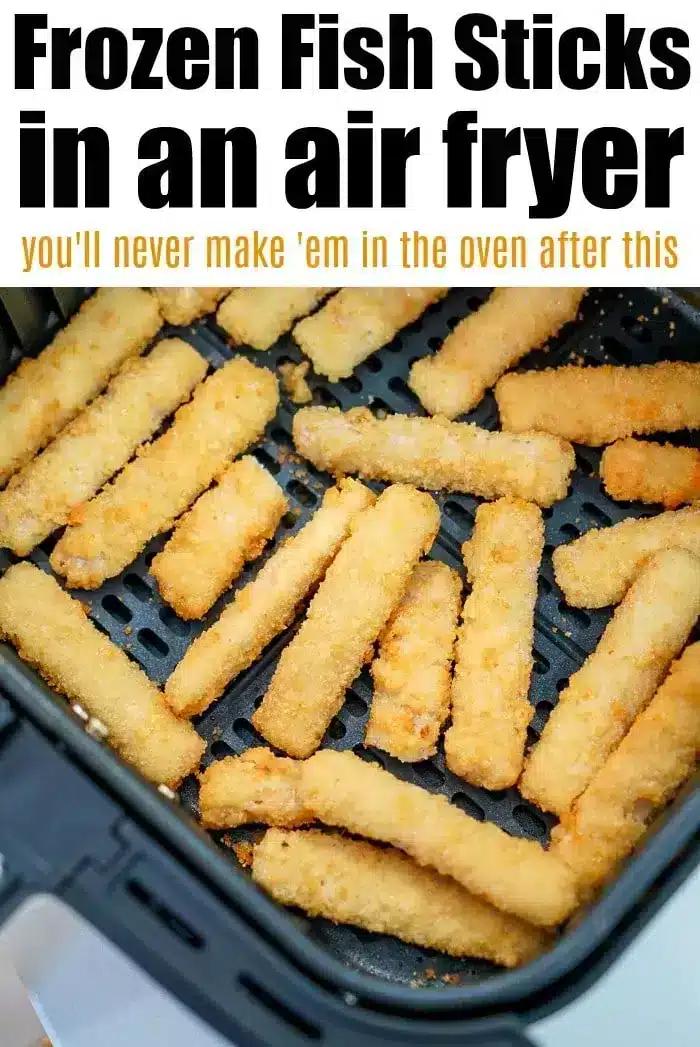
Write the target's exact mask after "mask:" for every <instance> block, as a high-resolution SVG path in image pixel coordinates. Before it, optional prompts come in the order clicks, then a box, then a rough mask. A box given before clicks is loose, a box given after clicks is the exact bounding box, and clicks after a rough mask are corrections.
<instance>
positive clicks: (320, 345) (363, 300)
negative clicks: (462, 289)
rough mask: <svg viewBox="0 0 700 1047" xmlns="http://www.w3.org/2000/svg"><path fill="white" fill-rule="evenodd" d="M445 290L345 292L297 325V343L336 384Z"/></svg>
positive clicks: (358, 289)
mask: <svg viewBox="0 0 700 1047" xmlns="http://www.w3.org/2000/svg"><path fill="white" fill-rule="evenodd" d="M447 291H448V288H447V287H343V288H342V289H341V290H340V291H339V292H338V294H337V295H335V296H334V297H333V298H331V300H330V302H327V303H326V305H325V306H324V307H323V309H320V310H319V311H318V312H317V313H316V314H315V316H310V317H308V318H307V319H306V320H302V321H301V322H300V323H298V324H297V325H296V327H295V328H294V332H293V334H294V340H295V341H296V342H297V344H298V345H299V346H300V347H301V350H302V352H303V353H306V355H307V356H308V357H309V359H310V360H311V362H312V364H313V365H314V370H315V371H316V372H317V373H318V374H325V375H326V376H327V377H328V378H330V379H331V381H334V382H335V381H337V380H338V379H339V378H347V377H348V376H349V375H351V374H352V372H353V370H354V369H355V368H356V367H357V365H358V364H361V363H362V361H363V360H366V359H367V357H368V356H370V355H371V354H372V353H373V352H375V350H377V349H381V347H382V346H383V345H386V344H387V342H390V341H391V340H392V338H394V337H395V336H396V335H397V334H398V333H399V331H400V330H401V329H402V328H403V327H407V326H408V325H409V324H412V323H413V322H414V320H417V319H418V317H419V316H421V314H422V313H424V312H425V310H426V309H427V308H428V306H429V305H432V304H433V302H437V301H439V299H440V298H444V296H445V295H446V294H447Z"/></svg>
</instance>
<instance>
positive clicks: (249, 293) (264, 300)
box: [216, 287, 335, 349]
mask: <svg viewBox="0 0 700 1047" xmlns="http://www.w3.org/2000/svg"><path fill="white" fill-rule="evenodd" d="M333 290H335V288H333V287H238V288H237V289H236V290H235V291H234V292H233V293H232V294H230V295H229V296H228V298H227V299H226V301H225V302H223V303H222V304H221V305H220V306H219V311H218V313H217V314H216V322H217V323H218V325H219V327H223V329H224V331H226V333H227V334H229V335H230V336H231V338H232V339H233V342H234V344H235V345H249V346H250V347H251V349H269V348H270V346H271V345H274V344H275V342H276V341H277V339H278V338H281V336H282V335H283V334H284V332H285V331H288V330H289V328H290V327H291V326H292V324H293V323H294V321H295V320H296V319H297V317H299V316H306V314H307V313H310V312H311V310H312V309H315V308H316V306H317V305H318V303H319V302H320V301H321V300H322V299H323V298H325V297H326V295H328V294H330V293H331V291H333Z"/></svg>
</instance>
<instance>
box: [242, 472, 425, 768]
mask: <svg viewBox="0 0 700 1047" xmlns="http://www.w3.org/2000/svg"><path fill="white" fill-rule="evenodd" d="M439 526H440V511H439V509H438V507H437V505H436V503H435V502H434V501H433V499H432V498H431V497H430V495H428V494H423V493H422V492H420V491H416V489H415V488H413V487H406V486H401V485H396V486H395V487H388V488H387V489H386V490H385V491H384V492H383V493H382V494H381V495H380V496H379V498H378V499H377V502H376V504H375V505H374V506H372V508H371V509H368V510H367V511H366V512H365V513H363V514H362V515H361V516H360V517H358V519H357V520H356V521H355V523H354V524H353V530H352V534H351V535H350V537H349V538H348V540H347V542H345V544H344V545H343V546H341V549H340V552H339V553H338V555H337V556H336V558H335V560H334V561H333V563H332V564H331V566H330V567H329V568H328V571H327V572H326V577H325V578H324V580H323V581H322V582H321V585H320V586H319V589H318V592H317V593H316V595H315V596H314V598H313V600H312V601H311V604H310V606H309V610H308V612H307V615H306V618H305V619H304V621H303V623H302V625H301V627H300V629H299V631H298V633H297V634H296V635H295V636H294V638H293V639H292V641H291V642H290V644H289V645H288V646H287V647H286V648H285V649H284V651H283V652H282V655H281V657H280V660H279V662H278V664H277V669H276V670H275V674H274V676H273V677H272V681H271V683H270V686H269V687H268V690H267V693H266V695H265V697H264V698H263V701H262V704H261V705H260V707H259V708H258V709H257V711H256V712H255V714H254V716H253V723H254V724H255V726H256V728H257V729H258V731H260V733H261V734H262V735H263V737H264V738H266V739H267V741H268V742H271V743H272V745H274V746H276V747H277V748H278V749H282V750H283V751H284V752H286V753H289V754H290V756H299V757H302V756H309V755H310V754H311V753H312V752H313V751H314V750H315V749H316V748H318V746H319V745H320V744H321V739H322V738H323V735H324V733H325V731H326V728H327V727H328V725H329V723H330V722H331V720H332V718H333V717H334V716H335V714H336V713H337V712H338V710H339V709H340V707H341V705H342V704H343V701H344V699H345V691H346V688H348V687H349V686H350V684H351V683H352V681H353V680H354V679H355V677H356V676H357V674H358V673H359V671H360V669H361V668H362V663H363V661H364V660H365V659H366V658H367V655H368V654H369V653H370V651H371V648H372V644H373V643H374V641H375V640H376V639H377V637H378V635H379V633H380V632H381V630H382V628H383V627H384V625H385V624H386V622H387V620H388V618H389V616H390V615H391V613H392V611H393V610H394V609H395V608H396V606H397V605H398V603H399V601H400V600H401V598H402V597H403V595H404V593H405V592H406V589H407V588H408V584H409V580H410V577H411V572H412V571H413V568H414V567H415V566H416V564H417V563H418V560H419V559H420V558H421V556H422V555H423V554H424V553H426V552H427V551H428V549H430V547H431V545H432V544H433V541H434V540H435V536H436V535H437V532H438V528H439Z"/></svg>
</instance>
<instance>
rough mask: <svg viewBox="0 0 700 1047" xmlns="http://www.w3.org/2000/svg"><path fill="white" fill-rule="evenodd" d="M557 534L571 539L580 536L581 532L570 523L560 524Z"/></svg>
mask: <svg viewBox="0 0 700 1047" xmlns="http://www.w3.org/2000/svg"><path fill="white" fill-rule="evenodd" d="M559 534H563V535H564V537H565V538H568V539H569V540H571V541H573V539H575V538H580V537H581V532H580V531H579V529H578V527H575V526H574V524H572V523H565V524H562V525H561V527H560V528H559Z"/></svg>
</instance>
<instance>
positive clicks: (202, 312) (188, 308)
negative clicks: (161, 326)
mask: <svg viewBox="0 0 700 1047" xmlns="http://www.w3.org/2000/svg"><path fill="white" fill-rule="evenodd" d="M151 290H152V291H153V294H154V295H155V296H156V298H157V300H158V305H159V307H160V311H161V313H162V314H163V316H164V317H165V319H166V320H167V321H168V323H169V324H176V325H177V326H178V327H184V326H185V325H186V324H191V323H193V322H194V321H195V320H198V319H199V318H200V316H206V314H207V313H212V312H213V311H214V310H215V309H216V307H217V305H218V304H219V302H220V301H221V299H222V298H223V297H224V295H227V294H228V293H229V291H232V290H233V288H232V287H152V288H151Z"/></svg>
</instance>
